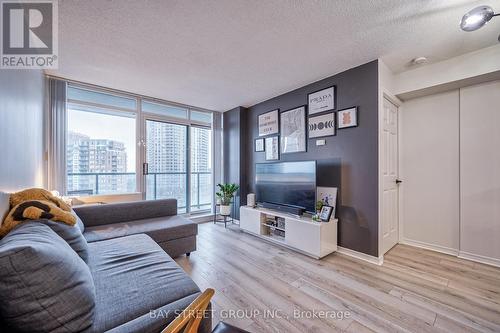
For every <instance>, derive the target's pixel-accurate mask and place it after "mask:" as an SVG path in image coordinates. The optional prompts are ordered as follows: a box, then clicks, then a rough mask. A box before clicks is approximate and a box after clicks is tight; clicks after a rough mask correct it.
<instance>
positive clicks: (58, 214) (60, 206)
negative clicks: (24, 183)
mask: <svg viewBox="0 0 500 333" xmlns="http://www.w3.org/2000/svg"><path fill="white" fill-rule="evenodd" d="M10 206H11V207H12V208H11V210H10V212H9V214H8V215H7V217H6V218H5V220H4V221H3V223H2V225H1V227H0V236H5V235H6V234H8V233H9V231H11V230H12V229H13V228H14V227H15V226H17V225H18V224H19V223H22V222H23V221H26V220H39V219H47V220H52V221H57V222H62V223H65V224H68V225H75V223H76V218H75V216H74V215H73V214H72V213H71V207H70V206H69V205H68V204H66V203H65V202H64V201H62V200H61V199H59V198H57V197H55V196H53V195H52V194H51V193H50V192H49V191H47V190H43V189H28V190H24V191H21V192H17V193H14V194H12V195H11V197H10Z"/></svg>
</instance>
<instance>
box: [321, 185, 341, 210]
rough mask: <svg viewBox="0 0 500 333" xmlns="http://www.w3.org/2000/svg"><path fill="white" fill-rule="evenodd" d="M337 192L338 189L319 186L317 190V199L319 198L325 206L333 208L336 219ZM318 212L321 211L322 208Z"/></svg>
mask: <svg viewBox="0 0 500 333" xmlns="http://www.w3.org/2000/svg"><path fill="white" fill-rule="evenodd" d="M337 192H338V189H337V188H336V187H322V186H318V187H317V188H316V198H318V201H321V202H322V204H323V205H327V206H332V207H333V210H332V215H333V217H335V211H336V208H337ZM316 208H317V206H316ZM318 211H321V208H320V209H319V210H318Z"/></svg>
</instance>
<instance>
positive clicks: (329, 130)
mask: <svg viewBox="0 0 500 333" xmlns="http://www.w3.org/2000/svg"><path fill="white" fill-rule="evenodd" d="M308 121H309V126H308V127H309V133H308V135H309V138H319V137H322V136H332V135H335V113H333V112H332V113H327V114H324V115H321V116H315V117H310V118H309V120H308Z"/></svg>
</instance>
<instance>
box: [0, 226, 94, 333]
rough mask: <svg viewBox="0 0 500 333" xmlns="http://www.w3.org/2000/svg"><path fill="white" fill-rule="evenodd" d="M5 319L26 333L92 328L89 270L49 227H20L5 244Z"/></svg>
mask: <svg viewBox="0 0 500 333" xmlns="http://www.w3.org/2000/svg"><path fill="white" fill-rule="evenodd" d="M0 267H2V269H1V270H0V295H2V296H1V297H0V313H1V315H2V319H3V320H4V321H5V323H7V324H8V325H9V326H10V327H12V328H13V329H15V330H19V331H23V332H48V331H51V332H52V331H54V332H76V331H82V330H85V329H88V328H89V327H90V326H91V325H92V322H93V318H94V306H95V289H94V283H93V281H92V276H91V274H90V270H89V268H88V266H87V265H86V264H85V263H84V262H83V260H82V259H81V258H80V257H78V255H77V254H76V253H75V252H74V251H73V250H72V249H71V247H70V246H69V245H68V244H67V243H66V242H65V241H64V240H63V239H62V238H61V237H59V236H57V235H56V234H55V233H54V232H53V231H52V230H51V229H50V228H49V227H48V226H47V225H45V224H43V223H40V222H36V221H30V222H25V223H22V224H20V225H18V226H17V227H16V228H14V229H13V230H12V231H11V232H10V233H9V234H8V235H7V236H5V237H4V238H3V239H2V240H1V241H0Z"/></svg>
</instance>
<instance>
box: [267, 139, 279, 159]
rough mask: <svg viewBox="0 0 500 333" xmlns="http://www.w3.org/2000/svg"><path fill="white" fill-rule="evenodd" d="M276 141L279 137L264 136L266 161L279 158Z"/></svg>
mask: <svg viewBox="0 0 500 333" xmlns="http://www.w3.org/2000/svg"><path fill="white" fill-rule="evenodd" d="M278 142H279V137H277V136H272V137H269V138H266V148H265V149H266V161H276V160H279V159H280V155H279V145H278Z"/></svg>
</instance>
